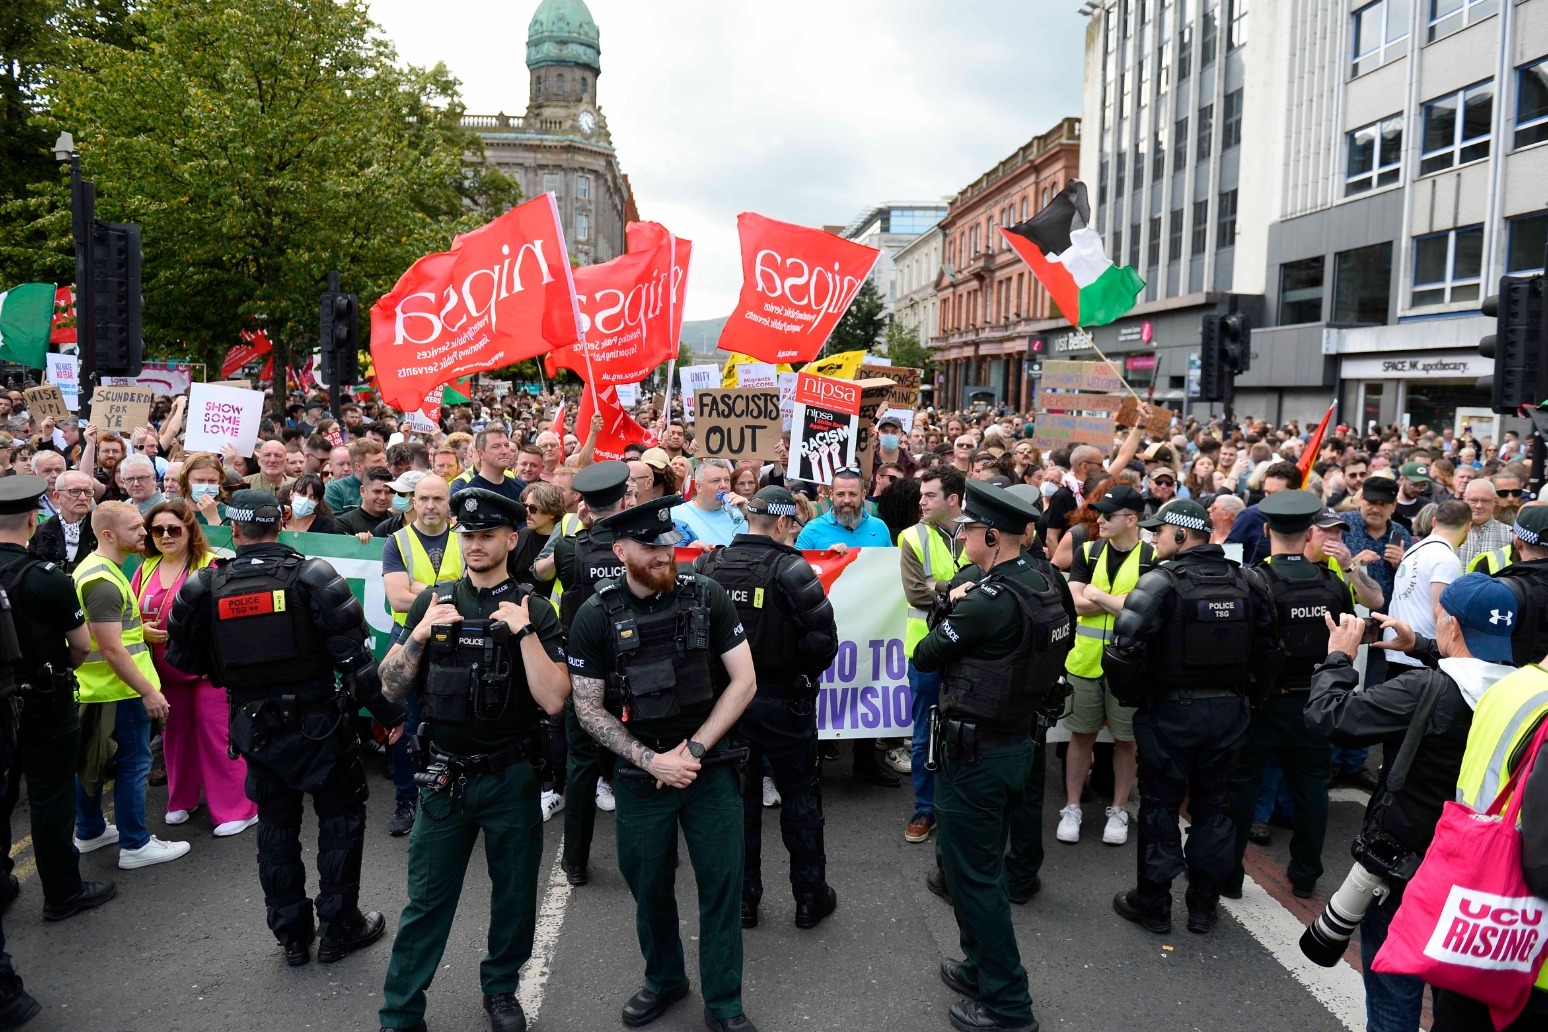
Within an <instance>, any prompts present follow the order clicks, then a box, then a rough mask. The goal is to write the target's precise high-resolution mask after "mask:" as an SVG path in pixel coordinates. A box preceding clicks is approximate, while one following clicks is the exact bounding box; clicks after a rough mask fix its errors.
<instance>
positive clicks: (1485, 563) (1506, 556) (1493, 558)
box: [1467, 544, 1516, 577]
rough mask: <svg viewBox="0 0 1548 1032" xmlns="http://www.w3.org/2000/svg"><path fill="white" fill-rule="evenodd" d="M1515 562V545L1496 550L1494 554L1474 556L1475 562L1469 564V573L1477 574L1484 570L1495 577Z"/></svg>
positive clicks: (1480, 553)
mask: <svg viewBox="0 0 1548 1032" xmlns="http://www.w3.org/2000/svg"><path fill="white" fill-rule="evenodd" d="M1515 561H1516V556H1515V545H1514V544H1509V545H1506V546H1505V547H1503V548H1496V549H1495V550H1494V551H1492V552H1479V553H1478V554H1477V555H1475V556H1473V561H1472V562H1470V563H1468V564H1467V572H1468V573H1477V572H1478V571H1480V570H1482V571H1483V572H1484V573H1487V574H1488V575H1489V576H1491V577H1493V576H1494V575H1495V574H1496V573H1499V572H1500V571H1501V570H1503V569H1505V567H1507V566H1509V565H1510V564H1511V563H1513V562H1515Z"/></svg>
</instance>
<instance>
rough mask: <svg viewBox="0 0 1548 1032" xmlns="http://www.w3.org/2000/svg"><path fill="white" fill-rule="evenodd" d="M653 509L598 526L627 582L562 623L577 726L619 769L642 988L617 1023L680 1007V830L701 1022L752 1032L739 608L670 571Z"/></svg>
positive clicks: (671, 562)
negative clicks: (746, 959)
mask: <svg viewBox="0 0 1548 1032" xmlns="http://www.w3.org/2000/svg"><path fill="white" fill-rule="evenodd" d="M682 501H683V500H682V499H681V498H662V499H657V500H654V501H650V502H646V503H645V504H643V505H637V506H635V507H633V508H631V509H625V510H624V511H623V512H620V513H618V514H617V515H615V516H610V517H608V518H607V519H606V520H603V521H602V522H601V524H599V525H600V526H601V527H602V529H604V530H606V531H608V532H609V533H611V534H612V535H613V551H614V554H616V555H617V556H618V558H619V559H621V560H622V561H623V563H624V576H623V577H622V578H620V579H619V580H615V581H607V582H604V583H603V584H602V585H601V587H600V589H599V590H598V591H597V593H596V594H595V595H593V596H592V597H591V598H589V599H587V600H586V602H585V604H583V605H582V606H581V608H580V612H578V613H576V614H575V622H574V623H573V624H571V625H570V640H569V646H568V648H569V657H570V673H571V677H572V678H573V680H574V684H575V695H574V698H575V715H576V717H577V718H578V719H579V720H580V722H581V726H582V727H584V728H585V729H586V731H587V732H588V733H590V734H591V736H592V737H593V738H595V739H596V740H597V742H598V743H599V744H601V745H603V746H605V747H607V748H608V749H609V750H610V751H612V752H613V753H615V754H616V755H617V756H618V757H619V761H620V762H619V764H618V771H617V775H616V777H615V778H614V794H615V795H616V796H617V799H618V813H617V818H616V827H617V834H618V867H619V869H620V870H621V871H622V872H623V876H624V881H626V882H628V883H629V891H630V892H631V893H633V894H634V905H635V918H634V924H635V930H636V932H637V933H638V935H639V940H640V950H641V952H642V953H644V955H645V984H644V986H643V987H642V988H641V989H640V990H639V991H638V992H637V993H635V994H634V995H633V996H632V997H630V999H629V1001H628V1002H627V1003H625V1004H624V1006H623V1023H624V1024H625V1025H629V1026H631V1027H636V1026H640V1025H646V1024H649V1023H650V1022H652V1021H655V1020H656V1019H657V1018H659V1017H660V1016H661V1015H662V1014H664V1013H665V1012H666V1010H667V1008H668V1007H670V1006H672V1004H674V1003H676V1002H677V1001H678V1000H681V999H683V998H684V997H686V996H687V995H688V975H687V972H686V971H685V969H684V964H683V941H682V932H681V930H680V928H679V924H678V919H677V894H676V890H675V885H676V880H677V863H676V858H677V855H678V853H677V829H678V826H679V825H681V826H682V829H683V839H684V841H685V842H686V843H687V844H688V858H689V861H690V862H691V863H692V865H693V873H694V879H695V881H696V882H697V883H698V893H699V979H700V983H701V990H702V992H703V996H704V1020H705V1024H707V1025H708V1026H709V1027H710V1028H711V1029H712V1030H716V1032H755V1030H754V1027H753V1024H752V1022H751V1021H749V1020H747V1017H746V1015H745V1014H743V1013H742V928H741V925H740V923H739V921H738V907H737V903H738V900H739V899H740V897H741V889H742V834H741V817H742V793H741V789H740V786H739V784H738V776H739V771H738V766H737V765H738V762H739V761H741V760H744V759H745V758H746V755H747V750H746V749H733V748H731V747H730V746H729V745H728V744H727V743H726V742H725V737H726V735H727V734H728V733H729V732H730V731H731V729H732V727H733V726H734V725H735V724H736V721H737V719H738V718H739V717H741V715H742V711H743V710H744V709H746V708H747V704H748V703H749V702H750V701H752V697H753V693H754V692H755V691H756V679H755V678H756V675H755V669H754V666H753V658H752V651H751V650H750V649H749V648H748V646H747V641H746V637H745V635H744V634H743V631H742V624H741V620H740V618H739V617H738V616H737V612H736V607H735V606H734V605H732V604H731V598H730V596H729V595H727V594H726V590H725V589H724V588H722V587H721V586H720V585H719V584H716V583H715V582H714V581H712V580H710V579H709V578H708V577H705V576H702V575H700V574H696V573H681V574H680V573H678V570H677V563H676V558H675V556H674V555H673V551H672V549H673V546H675V545H676V544H677V543H678V542H679V541H681V540H682V535H681V534H679V533H678V532H677V529H676V527H675V526H674V525H673V523H672V506H674V505H681V504H682Z"/></svg>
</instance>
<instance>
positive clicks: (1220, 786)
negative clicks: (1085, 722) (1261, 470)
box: [1102, 500, 1284, 934]
mask: <svg viewBox="0 0 1548 1032" xmlns="http://www.w3.org/2000/svg"><path fill="white" fill-rule="evenodd" d="M1140 525H1141V526H1142V527H1144V528H1145V529H1147V530H1153V531H1155V532H1156V541H1155V545H1156V555H1157V557H1158V558H1159V559H1161V560H1162V562H1161V563H1160V565H1159V566H1157V567H1156V568H1155V569H1154V570H1151V571H1150V572H1149V573H1147V574H1145V575H1144V576H1143V577H1141V578H1140V579H1139V583H1138V584H1136V585H1135V586H1134V590H1133V591H1132V592H1130V593H1129V597H1128V598H1127V599H1126V600H1125V601H1124V604H1123V611H1122V612H1120V613H1119V614H1118V619H1117V621H1116V622H1115V623H1114V625H1113V631H1114V639H1113V642H1112V644H1110V645H1108V647H1107V651H1106V654H1105V656H1104V657H1103V661H1102V668H1103V669H1104V670H1106V671H1107V675H1108V679H1109V681H1110V682H1111V684H1112V687H1113V694H1115V695H1116V696H1118V698H1119V700H1120V701H1122V702H1124V703H1125V704H1126V705H1131V704H1132V705H1137V706H1138V707H1139V710H1138V712H1137V713H1136V714H1135V717H1134V732H1135V741H1136V742H1137V743H1138V744H1139V787H1140V815H1139V850H1138V852H1137V854H1136V855H1137V859H1138V866H1139V879H1138V884H1137V885H1136V886H1135V887H1134V888H1133V889H1131V890H1129V891H1127V892H1120V893H1118V895H1117V896H1116V897H1115V898H1114V899H1113V909H1114V910H1116V911H1117V912H1118V913H1119V915H1120V916H1122V917H1124V918H1126V919H1127V920H1130V921H1135V922H1138V923H1139V924H1141V925H1143V926H1144V927H1145V928H1147V929H1149V930H1150V931H1152V932H1156V933H1159V934H1166V933H1168V932H1170V931H1171V929H1172V889H1171V886H1172V879H1173V878H1175V877H1177V875H1179V874H1181V873H1182V872H1183V870H1184V868H1186V869H1187V871H1188V894H1187V902H1188V930H1189V931H1191V932H1198V933H1201V934H1202V933H1204V932H1208V931H1209V930H1210V929H1211V928H1213V927H1214V924H1215V907H1216V904H1217V903H1218V902H1219V898H1220V884H1221V882H1222V881H1223V880H1224V879H1225V878H1226V877H1227V875H1229V874H1230V871H1231V865H1232V862H1233V860H1234V858H1235V833H1234V830H1233V828H1232V825H1231V818H1230V815H1229V813H1228V812H1227V808H1228V800H1229V796H1230V783H1231V773H1232V771H1233V770H1234V769H1235V767H1236V763H1237V760H1238V759H1239V758H1240V755H1241V750H1242V746H1243V745H1245V744H1246V741H1247V726H1248V716H1249V713H1250V709H1251V701H1250V699H1249V696H1250V695H1251V694H1253V679H1254V677H1255V676H1256V677H1257V679H1258V681H1257V683H1258V685H1261V686H1263V687H1264V688H1265V689H1266V687H1267V686H1268V685H1269V684H1272V683H1273V681H1274V678H1275V676H1276V675H1277V674H1278V671H1279V668H1280V666H1281V664H1282V663H1283V660H1284V652H1283V650H1282V648H1281V646H1280V643H1279V639H1278V637H1277V634H1276V631H1275V620H1274V602H1273V599H1271V598H1270V597H1269V596H1268V593H1267V591H1266V589H1265V588H1264V587H1263V585H1262V583H1261V582H1260V581H1257V580H1255V579H1254V578H1252V577H1249V576H1248V574H1247V571H1245V570H1243V569H1242V568H1241V566H1239V565H1238V564H1237V563H1235V562H1233V561H1231V560H1230V559H1227V558H1226V557H1225V552H1224V551H1223V550H1222V549H1221V547H1220V546H1219V545H1212V544H1210V543H1209V533H1210V522H1209V514H1208V513H1206V512H1205V511H1204V507H1203V506H1201V505H1199V504H1198V503H1197V502H1194V501H1191V500H1176V501H1171V502H1168V503H1167V504H1166V505H1164V506H1162V507H1161V509H1160V510H1159V511H1158V512H1157V513H1156V515H1155V516H1153V517H1151V518H1150V519H1148V520H1145V521H1144V522H1143V523H1142V524H1140ZM1259 694H1260V695H1261V693H1259ZM1185 796H1186V797H1187V798H1188V812H1189V814H1190V815H1191V817H1192V821H1193V827H1192V830H1191V831H1190V832H1189V833H1188V852H1187V860H1186V863H1185V862H1184V859H1183V849H1182V832H1181V831H1180V830H1179V828H1178V823H1177V822H1178V810H1179V808H1180V807H1181V806H1182V802H1183V798H1184V797H1185Z"/></svg>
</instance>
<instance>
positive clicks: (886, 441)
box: [881, 434, 899, 451]
mask: <svg viewBox="0 0 1548 1032" xmlns="http://www.w3.org/2000/svg"><path fill="white" fill-rule="evenodd" d="M898 443H899V441H898V435H897V434H882V435H881V446H882V451H897V450H898Z"/></svg>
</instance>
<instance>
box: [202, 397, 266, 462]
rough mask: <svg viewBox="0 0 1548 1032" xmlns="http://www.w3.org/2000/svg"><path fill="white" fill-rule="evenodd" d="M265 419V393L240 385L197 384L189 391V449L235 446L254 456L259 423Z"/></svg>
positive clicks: (238, 449)
mask: <svg viewBox="0 0 1548 1032" xmlns="http://www.w3.org/2000/svg"><path fill="white" fill-rule="evenodd" d="M262 420H263V394H262V392H260V391H248V390H243V389H241V388H240V387H224V386H221V385H220V384H214V383H196V384H193V385H192V386H191V387H190V388H189V390H188V439H187V442H186V443H185V444H184V448H186V449H187V450H188V451H207V452H214V453H215V454H216V455H219V454H220V451H221V449H222V448H224V447H225V446H226V445H228V444H230V445H233V446H235V448H236V450H237V454H239V455H251V454H252V453H253V449H254V448H256V447H257V445H258V424H259V423H260V422H262Z"/></svg>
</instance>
